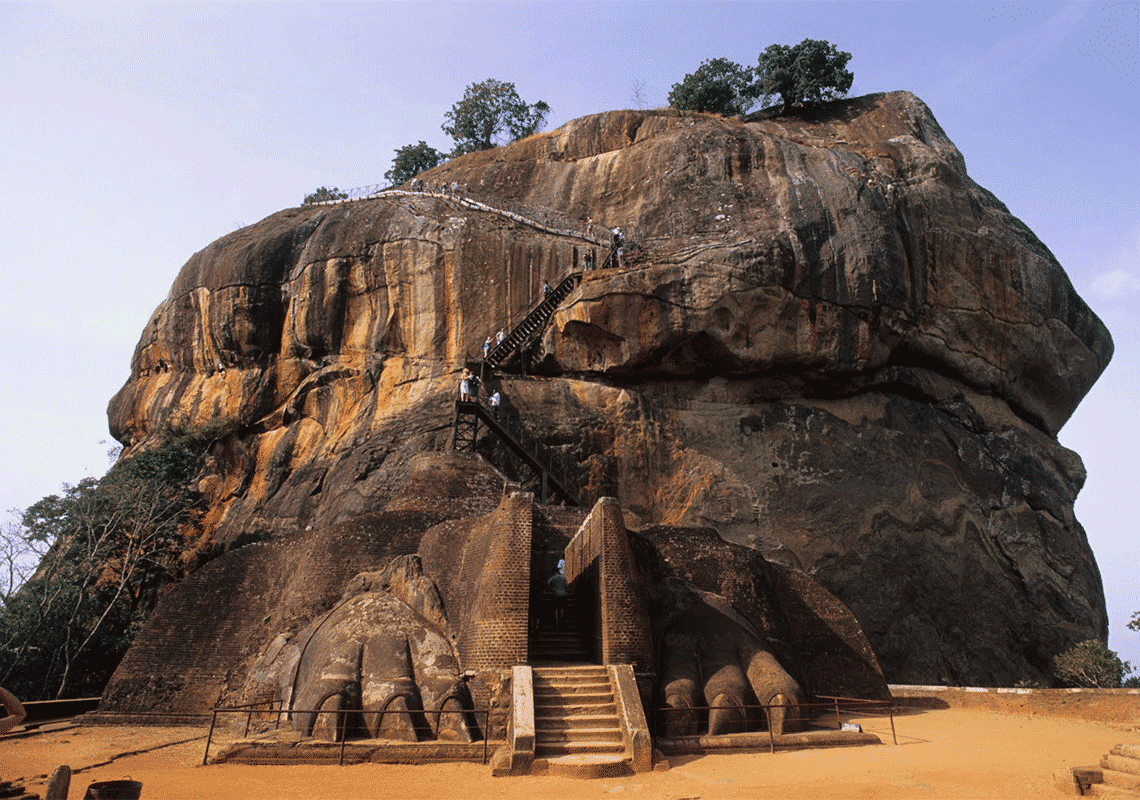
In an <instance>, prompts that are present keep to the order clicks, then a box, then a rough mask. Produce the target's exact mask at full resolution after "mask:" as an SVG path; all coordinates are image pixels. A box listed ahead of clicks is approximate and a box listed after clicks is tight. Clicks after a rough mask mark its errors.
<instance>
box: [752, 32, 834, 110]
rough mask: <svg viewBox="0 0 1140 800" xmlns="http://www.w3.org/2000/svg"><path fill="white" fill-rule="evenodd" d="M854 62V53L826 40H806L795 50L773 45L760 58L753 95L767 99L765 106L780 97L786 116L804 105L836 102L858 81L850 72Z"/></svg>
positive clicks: (785, 46)
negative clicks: (849, 62) (795, 105)
mask: <svg viewBox="0 0 1140 800" xmlns="http://www.w3.org/2000/svg"><path fill="white" fill-rule="evenodd" d="M850 60H851V54H850V53H845V52H842V51H840V50H837V49H836V48H835V45H833V44H831V43H830V42H827V41H824V40H823V39H804V40H803V41H802V42H800V43H799V44H797V45H795V46H794V47H788V46H787V45H783V44H773V45H769V46H768V47H767V48H766V49H765V50H764V52H763V53H761V54H760V59H759V63H758V65H757V67H756V83H755V84H754V86H753V88H752V91H753V92H754V94H755V95H756V96H760V97H762V98H763V101H764V103H763V104H764V106H770V105H772V104H773V103H774V102H775V100H774V98H776V97H779V98H780V100H781V101H783V104H784V108H783V111H784V112H785V113H786V112H788V111H790V110H791V108H792V105H793V104H794V103H798V102H801V101H804V102H812V103H822V102H824V101H825V100H833V99H835V98H837V97H842V96H843V95H845V94H847V92H848V91H849V90H850V89H851V84H852V82H853V81H854V80H855V76H854V75H853V74H852V73H851V72H850V71H848V70H847V62H848V61H850Z"/></svg>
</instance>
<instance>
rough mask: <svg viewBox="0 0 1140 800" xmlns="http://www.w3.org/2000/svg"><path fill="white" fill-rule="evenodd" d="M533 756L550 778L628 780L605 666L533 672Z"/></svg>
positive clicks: (627, 760) (626, 757)
mask: <svg viewBox="0 0 1140 800" xmlns="http://www.w3.org/2000/svg"><path fill="white" fill-rule="evenodd" d="M534 735H535V740H534V744H535V747H534V755H535V759H536V766H538V765H539V764H538V762H539V760H544V761H545V762H546V764H545V766H546V768H547V770H548V771H549V772H550V773H551V774H562V775H573V776H576V777H602V776H618V775H629V774H631V772H632V768H631V766H630V754H629V753H628V752H627V749H626V744H625V740H624V737H623V734H622V728H621V722H620V721H619V718H618V712H617V705H616V701H615V699H614V691H613V687H612V685H611V684H610V678H609V673H608V672H607V670H606V668H605V667H604V666H566V667H536V668H535V669H534Z"/></svg>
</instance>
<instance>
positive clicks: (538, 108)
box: [442, 78, 550, 156]
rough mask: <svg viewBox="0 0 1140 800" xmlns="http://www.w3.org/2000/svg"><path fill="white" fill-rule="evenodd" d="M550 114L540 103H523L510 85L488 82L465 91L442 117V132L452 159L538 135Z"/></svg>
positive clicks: (540, 101)
mask: <svg viewBox="0 0 1140 800" xmlns="http://www.w3.org/2000/svg"><path fill="white" fill-rule="evenodd" d="M549 113H550V106H549V105H547V104H546V103H545V102H544V101H542V100H539V101H538V102H536V103H534V104H530V103H526V102H524V101H523V99H522V98H521V97H519V93H518V91H517V90H516V89H515V85H514V84H513V83H508V82H505V81H499V80H495V79H494V78H488V79H487V80H485V81H482V82H480V83H473V84H471V85H470V86H468V87H467V90H466V91H465V92H464V93H463V99H462V100H460V101H459V102H457V103H456V104H455V105H453V106H452V107H451V110H450V111H448V112H447V113H446V114H444V117H445V118H446V119H447V122H446V123H445V124H444V125H443V126H442V128H443V132H444V133H446V134H447V135H448V136H450V137H451V138H452V139H453V140H454V141H455V150H454V151H453V152H452V155H453V156H459V155H463V154H464V153H471V152H474V151H475V150H490V149H491V148H493V147H495V144H496V142H504V141H514V140H515V139H521V138H523V137H524V136H529V135H531V134H532V133H537V132H538V131H539V130H540V129H541V128H542V125H543V123H544V122H545V121H546V115H547V114H549ZM504 137H506V138H505V140H504Z"/></svg>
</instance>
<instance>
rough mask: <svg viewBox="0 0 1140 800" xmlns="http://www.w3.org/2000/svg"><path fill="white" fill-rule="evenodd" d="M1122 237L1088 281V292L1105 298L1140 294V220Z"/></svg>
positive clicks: (1112, 298)
mask: <svg viewBox="0 0 1140 800" xmlns="http://www.w3.org/2000/svg"><path fill="white" fill-rule="evenodd" d="M1123 239H1124V242H1123V244H1122V245H1121V246H1120V247H1119V248H1118V249H1117V250H1116V251H1115V252H1113V253H1112V254H1111V255H1110V256H1109V257H1108V258H1107V259H1105V261H1104V263H1103V264H1102V265H1101V268H1100V269H1099V270H1098V271H1097V273H1096V277H1094V278H1093V279H1092V281H1091V282H1090V283H1089V287H1088V288H1089V294H1091V295H1094V296H1097V297H1101V298H1103V299H1105V300H1120V299H1123V298H1126V297H1129V296H1130V295H1135V294H1140V222H1137V223H1135V224H1134V225H1132V227H1131V229H1130V230H1129V231H1128V233H1127V235H1125V236H1124V237H1123Z"/></svg>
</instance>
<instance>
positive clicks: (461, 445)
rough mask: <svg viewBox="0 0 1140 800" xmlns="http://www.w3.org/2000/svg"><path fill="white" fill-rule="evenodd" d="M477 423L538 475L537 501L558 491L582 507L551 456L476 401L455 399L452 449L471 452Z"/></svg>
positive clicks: (545, 500)
mask: <svg viewBox="0 0 1140 800" xmlns="http://www.w3.org/2000/svg"><path fill="white" fill-rule="evenodd" d="M480 422H482V423H483V425H484V426H485V427H486V428H487V430H488V431H490V432H491V433H493V434H495V436H497V437H499V441H501V442H502V443H503V444H504V445H506V447H507V449H509V450H510V451H511V452H512V453H514V454H515V455H516V456H518V457H519V458H520V459H522V460H523V461H524V462H525V463H526V465H527V466H529V467H530V468H531V469H532V470H534V472H535V474H536V475H538V476H539V477H540V478H541V480H542V490H541V493H540V502H542V503H544V504H545V503H547V502H548V501H549V500H550V498H551V496H552V495H555V494H557V495H558V496H559V497H561V498H562V499H563V500H564V501H565V502H566V503H567V504H569V505H574V506H579V507H581V506H582V501H581V500H580V499H579V498H578V495H577V494H576V493H575V491H574V490H573V489H572V488H571V485H572V484H571V483H570V482H569V481H568V480H567V479H566V477H565V476H564V475H562V474H561V472H560V471H558V470H557V469H556V468H555V467H554V462H553V459H551V457H550V455H549V454H548V453H546V452H545V450H544V449H543V448H542V446H541V445H539V444H538V442H536V441H534V440H533V439H531V438H530V437H529V436H527V435H526V432H525V431H523V430H522V428H520V427H519V426H517V425H513V424H511V423H510V422H509V421H508V420H507V418H506V416H500V417H498V418H496V416H495V414H494V413H493V411H492V410H491V409H490V408H488V407H487V406H485V405H483V404H482V403H480V402H479V401H478V400H473V401H470V402H464V401H462V400H457V401H456V403H455V423H454V430H453V433H452V439H451V449H452V450H454V451H456V452H459V453H474V452H475V444H476V442H477V441H478V439H479V423H480Z"/></svg>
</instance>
